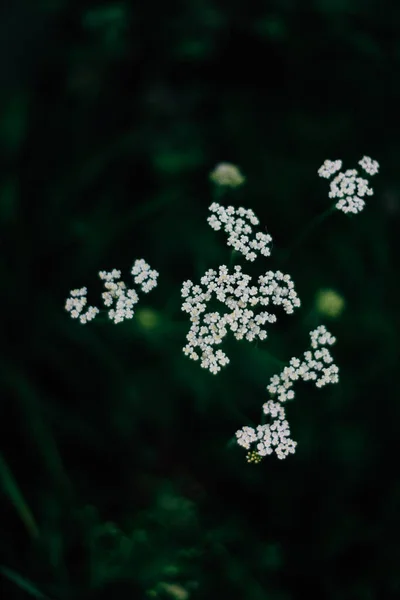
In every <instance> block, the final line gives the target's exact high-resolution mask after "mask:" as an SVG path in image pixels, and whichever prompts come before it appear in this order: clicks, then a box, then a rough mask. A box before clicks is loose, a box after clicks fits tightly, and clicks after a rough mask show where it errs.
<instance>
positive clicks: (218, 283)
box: [181, 265, 300, 374]
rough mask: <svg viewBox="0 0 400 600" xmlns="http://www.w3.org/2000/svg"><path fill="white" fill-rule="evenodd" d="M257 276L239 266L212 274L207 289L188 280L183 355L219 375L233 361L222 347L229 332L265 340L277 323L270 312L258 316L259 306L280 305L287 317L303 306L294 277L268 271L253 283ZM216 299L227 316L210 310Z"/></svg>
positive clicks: (203, 281)
mask: <svg viewBox="0 0 400 600" xmlns="http://www.w3.org/2000/svg"><path fill="white" fill-rule="evenodd" d="M251 280H252V278H251V276H250V275H246V274H245V273H243V272H242V269H241V267H240V266H239V265H237V266H236V267H235V268H234V271H233V273H229V270H228V268H227V267H226V266H225V265H222V266H220V267H219V270H218V272H217V271H214V270H213V269H210V270H208V271H207V272H206V273H205V275H204V276H203V277H202V278H201V280H200V283H201V285H194V284H193V282H192V281H185V282H184V283H183V285H182V291H181V295H182V297H183V299H184V302H183V304H182V310H183V311H184V312H186V313H188V314H189V317H190V321H191V327H190V330H189V332H188V334H187V336H186V340H187V344H186V346H185V347H184V348H183V352H184V353H185V354H186V355H187V356H189V358H191V359H192V360H200V365H201V367H202V368H204V369H208V370H209V371H210V372H211V373H213V374H216V373H218V372H219V371H220V370H221V367H223V366H225V365H227V364H228V363H229V358H228V357H227V355H226V354H225V353H224V352H223V351H222V350H220V349H216V347H218V346H219V345H220V344H221V343H222V341H223V339H224V338H225V336H226V335H227V333H228V331H231V332H232V333H233V335H234V337H235V338H236V339H237V340H242V339H246V340H247V341H250V342H251V341H253V340H255V339H259V340H264V339H265V338H266V337H267V331H266V329H265V328H264V325H265V324H266V323H275V322H276V316H275V314H273V313H271V312H269V311H266V310H264V311H262V312H259V313H256V312H255V311H254V308H255V307H257V306H261V307H267V306H270V305H274V306H280V307H282V308H283V310H284V311H285V312H286V313H287V314H291V313H293V311H294V309H295V308H297V307H299V306H300V300H299V298H298V296H297V294H296V291H295V289H294V284H293V282H292V280H291V278H290V276H289V275H285V274H283V273H281V272H280V271H276V272H273V271H268V272H267V273H265V275H261V276H260V277H259V278H258V281H257V285H251ZM214 297H215V299H216V300H218V301H219V302H220V303H222V304H223V305H224V306H225V307H226V308H227V310H226V311H225V312H224V313H222V314H221V313H220V312H216V311H212V312H206V311H207V305H208V303H209V302H211V301H212V300H213V298H214Z"/></svg>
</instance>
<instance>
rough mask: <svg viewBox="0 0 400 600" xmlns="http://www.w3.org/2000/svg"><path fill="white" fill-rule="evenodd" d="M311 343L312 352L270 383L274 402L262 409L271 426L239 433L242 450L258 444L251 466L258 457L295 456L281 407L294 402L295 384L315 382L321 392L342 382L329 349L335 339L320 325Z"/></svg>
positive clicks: (311, 335)
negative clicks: (297, 382)
mask: <svg viewBox="0 0 400 600" xmlns="http://www.w3.org/2000/svg"><path fill="white" fill-rule="evenodd" d="M310 339H311V351H307V352H304V354H303V357H302V359H299V358H294V357H293V358H291V360H290V362H289V366H288V367H285V368H284V369H283V371H282V372H281V373H280V374H279V375H274V376H273V377H271V379H270V384H269V386H268V387H267V390H268V391H269V393H270V395H271V396H272V397H273V398H274V399H271V400H268V402H266V403H265V404H264V405H263V412H264V414H265V415H269V417H270V421H271V422H270V423H269V424H267V425H258V426H257V427H256V429H254V428H253V427H248V426H245V427H243V428H242V429H239V430H238V431H237V432H236V440H237V443H238V444H239V446H242V447H243V448H246V449H247V450H250V449H251V446H252V444H256V450H254V449H253V450H251V452H250V453H249V454H248V455H247V459H248V461H249V462H259V461H258V459H257V457H256V456H255V453H257V454H258V455H259V456H260V457H262V456H266V455H268V454H272V453H273V451H275V453H276V455H277V456H278V458H281V459H282V458H286V456H288V454H293V453H294V452H295V448H296V442H294V441H293V440H292V439H291V438H290V428H289V423H288V421H287V420H286V416H285V410H284V407H283V406H282V402H286V401H287V400H293V398H294V391H293V389H292V388H293V385H294V382H295V381H298V380H299V379H302V380H303V381H314V382H315V385H316V386H317V387H318V388H320V387H323V386H324V385H327V384H329V383H337V382H338V381H339V369H338V367H337V366H336V365H335V364H334V363H333V358H332V356H331V354H330V352H329V349H328V348H327V346H331V345H332V344H334V343H335V341H336V340H335V338H334V337H333V336H332V335H331V334H330V333H329V331H328V330H327V329H326V327H325V326H324V325H321V326H320V327H317V329H314V330H313V331H311V332H310Z"/></svg>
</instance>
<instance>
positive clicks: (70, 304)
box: [65, 287, 100, 323]
mask: <svg viewBox="0 0 400 600" xmlns="http://www.w3.org/2000/svg"><path fill="white" fill-rule="evenodd" d="M86 294H87V288H85V287H83V288H80V289H76V290H71V291H70V298H68V299H67V302H66V304H65V309H66V310H67V311H68V312H69V313H71V317H72V318H73V319H77V318H78V317H79V320H80V322H81V323H88V322H89V321H91V320H92V319H94V318H95V316H96V315H97V314H98V313H99V312H100V311H99V309H98V308H96V307H95V306H88V308H87V309H86V311H85V312H84V313H83V314H81V313H82V310H83V308H84V307H85V306H86V305H87V298H86Z"/></svg>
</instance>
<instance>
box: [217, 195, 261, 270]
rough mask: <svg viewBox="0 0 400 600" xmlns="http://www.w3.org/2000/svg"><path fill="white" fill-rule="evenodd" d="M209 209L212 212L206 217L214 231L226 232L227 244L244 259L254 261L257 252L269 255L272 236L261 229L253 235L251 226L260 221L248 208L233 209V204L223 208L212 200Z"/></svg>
mask: <svg viewBox="0 0 400 600" xmlns="http://www.w3.org/2000/svg"><path fill="white" fill-rule="evenodd" d="M209 210H210V211H211V212H212V213H213V214H212V215H211V216H210V217H208V219H207V221H208V224H209V225H210V227H212V228H213V229H214V230H215V231H219V230H220V229H223V230H224V231H225V233H227V234H228V241H227V245H228V246H232V247H233V248H234V250H236V251H237V252H240V253H241V254H243V256H244V257H245V258H246V260H250V261H254V260H255V259H256V258H257V253H260V254H262V255H263V256H270V254H271V250H270V248H269V244H270V243H271V242H272V237H271V236H270V235H268V234H266V233H263V232H262V231H258V232H257V233H256V234H255V235H253V227H254V226H257V225H259V224H260V221H259V220H258V218H257V217H256V215H255V214H254V212H253V211H252V210H251V209H250V208H247V209H246V208H243V207H239V208H237V209H235V208H234V207H233V206H227V207H226V208H225V207H224V206H221V204H218V203H217V202H213V203H212V204H211V206H210V207H209Z"/></svg>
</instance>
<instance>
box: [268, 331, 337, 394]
mask: <svg viewBox="0 0 400 600" xmlns="http://www.w3.org/2000/svg"><path fill="white" fill-rule="evenodd" d="M310 338H311V348H312V350H308V351H307V352H304V354H303V360H300V359H299V358H291V359H290V362H289V366H288V367H285V368H284V369H283V371H282V372H281V373H280V375H274V376H273V377H271V380H270V384H269V386H268V388H267V389H268V391H269V393H270V394H271V395H275V394H277V395H278V400H279V402H286V400H292V399H293V398H294V391H293V389H292V388H293V384H294V382H295V381H298V380H299V379H302V380H303V381H314V382H315V385H316V386H317V387H319V388H320V387H323V386H324V385H327V384H328V383H337V382H338V381H339V376H338V373H339V369H338V367H337V366H336V365H335V364H333V358H332V356H331V353H330V352H329V349H328V348H327V347H326V346H331V345H332V344H334V343H335V341H336V339H335V338H334V337H333V335H331V334H330V333H329V331H328V330H327V329H326V327H325V326H324V325H321V326H320V327H317V329H315V330H314V331H311V332H310Z"/></svg>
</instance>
